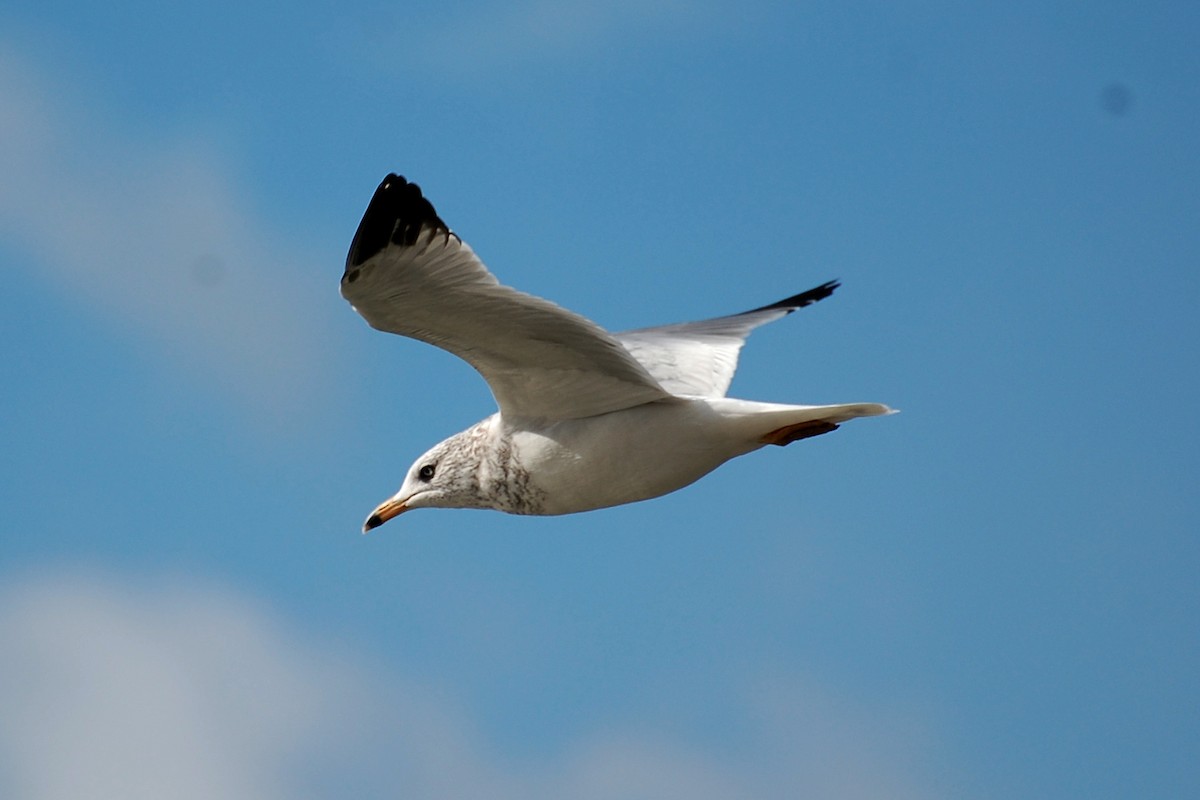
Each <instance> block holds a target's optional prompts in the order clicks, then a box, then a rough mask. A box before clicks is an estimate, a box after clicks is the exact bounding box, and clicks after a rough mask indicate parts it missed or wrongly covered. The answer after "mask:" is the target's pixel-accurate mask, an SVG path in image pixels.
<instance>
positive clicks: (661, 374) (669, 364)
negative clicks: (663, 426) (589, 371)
mask: <svg viewBox="0 0 1200 800" xmlns="http://www.w3.org/2000/svg"><path fill="white" fill-rule="evenodd" d="M840 285H841V284H839V283H838V282H837V281H829V282H828V283H823V284H821V285H820V286H818V287H816V288H815V289H809V290H808V291H807V292H801V293H800V294H797V295H793V296H792V297H789V298H787V299H786V300H780V301H779V302H778V303H772V304H771V305H769V306H763V307H762V308H756V309H754V310H752V311H744V312H742V313H741V314H732V315H730V316H728V317H717V318H716V319H706V320H702V321H700V322H684V323H680V324H678V325H662V326H659V327H656V328H639V329H638V330H634V331H624V332H623V333H616V334H613V335H614V336H615V337H616V339H617V341H619V342H620V343H621V344H623V345H625V349H626V350H628V351H629V352H630V353H632V354H633V357H634V358H636V359H637V360H638V361H639V362H641V364H642V366H644V367H645V368H646V369H647V370H648V371H649V373H650V374H651V375H653V376H654V378H655V379H656V380H657V381H658V383H659V385H661V386H662V387H663V388H664V389H666V390H667V391H668V392H671V393H672V394H690V395H700V396H702V397H723V396H724V395H725V392H726V391H727V390H728V389H729V382H730V381H731V380H733V373H734V370H736V369H737V359H738V353H739V352H740V351H741V349H742V344H743V343H745V341H746V337H747V336H749V335H750V331H752V330H754V329H755V328H757V327H758V326H759V325H764V324H766V323H768V322H771V321H772V320H777V319H779V318H780V317H785V316H787V315H788V314H790V313H792V312H793V311H795V310H796V309H797V308H804V307H805V306H807V305H812V304H813V303H815V302H817V301H818V300H824V299H825V298H826V297H829V295H831V294H833V290H834V289H836V288H838V286H840Z"/></svg>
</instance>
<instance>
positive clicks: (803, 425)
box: [713, 398, 896, 447]
mask: <svg viewBox="0 0 1200 800" xmlns="http://www.w3.org/2000/svg"><path fill="white" fill-rule="evenodd" d="M713 400H714V401H715V402H720V401H718V400H717V399H716V398H713ZM721 400H724V403H722V404H723V405H724V404H728V406H729V407H728V408H725V409H722V412H723V413H724V414H728V415H729V416H731V417H734V418H736V419H737V420H738V422H737V427H738V428H739V429H740V430H741V431H742V434H743V435H745V436H747V438H750V439H751V440H753V441H756V442H757V443H758V444H774V445H779V446H781V447H782V446H783V445H788V444H791V443H792V442H795V441H799V440H800V439H807V438H809V437H812V436H820V435H821V434H823V433H829V432H831V431H835V430H837V428H838V426H839V425H841V424H842V423H843V422H846V421H848V420H852V419H855V418H857V417H878V416H882V415H885V414H894V413H896V412H895V411H894V410H893V409H891V408H888V407H887V406H885V405H883V404H881V403H839V404H837V405H828V406H790V405H780V404H777V403H757V402H751V401H747V400H735V399H733V398H728V399H725V398H721Z"/></svg>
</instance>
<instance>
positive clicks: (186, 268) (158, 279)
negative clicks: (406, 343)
mask: <svg viewBox="0 0 1200 800" xmlns="http://www.w3.org/2000/svg"><path fill="white" fill-rule="evenodd" d="M73 91H74V90H73V89H72V88H71V87H64V86H61V85H57V84H55V83H54V82H53V81H50V80H48V79H47V78H45V77H44V76H43V75H42V74H41V72H40V71H39V69H38V68H37V66H36V65H35V64H33V63H31V62H30V61H29V60H28V59H25V58H23V57H22V56H20V55H19V54H18V53H17V51H16V50H15V48H12V47H10V46H6V45H5V44H4V43H3V42H0V172H2V174H3V179H2V180H0V235H3V236H4V237H5V238H6V239H7V240H9V241H10V242H12V243H14V244H15V245H16V250H17V251H18V252H20V253H22V254H23V255H27V256H28V259H22V260H21V262H20V263H13V264H9V265H8V266H9V267H10V268H16V269H25V270H35V271H37V272H38V273H39V274H40V276H41V277H43V278H44V280H45V281H46V284H47V286H51V287H55V288H56V289H57V290H59V291H62V292H65V293H66V294H67V295H68V296H70V297H72V298H73V299H74V301H75V302H76V303H78V304H79V306H80V313H81V314H82V315H86V316H92V315H94V316H98V317H100V318H102V319H105V320H107V321H108V322H109V323H110V324H113V325H115V326H118V327H121V328H124V329H125V330H126V331H127V332H129V333H132V334H133V336H134V337H136V341H138V342H139V343H144V344H145V346H146V349H147V350H149V351H150V352H151V353H152V354H153V357H157V358H161V359H165V360H167V361H170V362H171V363H172V364H173V365H174V366H175V367H176V368H177V369H179V370H182V371H183V372H185V373H187V374H189V375H193V376H197V377H198V379H199V380H200V381H202V382H203V383H208V384H213V385H215V386H218V387H220V389H221V390H223V391H226V392H228V393H229V394H230V395H231V396H233V397H235V398H237V399H238V400H240V401H243V402H244V403H245V404H246V405H247V406H248V407H249V408H251V409H255V410H257V411H258V412H259V416H260V418H261V419H267V420H271V421H274V422H276V423H280V422H282V423H283V424H287V423H288V422H292V421H294V420H293V418H294V417H295V416H297V415H304V414H305V413H306V409H307V408H312V407H314V406H315V407H317V408H321V407H324V404H323V403H321V400H322V399H325V398H326V397H327V394H328V393H327V391H326V390H324V389H323V387H326V386H328V385H330V384H331V383H332V381H331V379H330V375H331V373H333V372H334V371H335V364H336V360H335V359H334V358H333V352H332V350H333V348H332V346H331V345H330V340H331V339H332V338H333V337H332V336H331V335H330V329H331V327H332V326H331V323H330V319H331V318H332V314H333V313H334V312H335V311H336V312H343V313H344V312H346V309H345V308H344V306H343V304H342V303H341V301H340V299H339V298H338V297H337V296H336V292H337V278H338V276H339V266H338V265H337V264H336V263H335V264H330V265H327V266H325V267H324V268H317V267H315V266H314V265H312V264H310V263H306V262H305V261H304V260H303V259H301V258H298V257H297V249H296V248H294V247H290V246H288V245H287V243H286V242H285V241H284V237H283V234H282V232H278V231H272V230H270V229H269V226H267V225H265V224H264V223H263V221H262V220H261V219H259V218H257V217H256V215H255V213H254V212H253V211H252V210H250V209H248V208H247V207H246V204H244V203H243V202H240V201H239V199H238V197H239V194H240V192H239V188H238V186H237V184H236V181H234V180H233V179H232V178H231V177H229V175H230V172H231V170H230V169H228V168H227V166H226V165H225V164H224V163H223V162H222V159H221V157H220V156H219V155H218V154H217V151H216V149H215V148H214V147H213V146H212V145H211V144H210V143H208V142H206V141H205V140H204V139H203V138H202V137H201V138H196V139H176V140H158V141H156V140H155V139H154V138H153V137H148V138H149V141H147V142H142V143H135V142H133V141H128V139H129V138H130V137H129V136H128V135H126V136H124V137H122V136H114V135H112V134H111V133H110V132H108V131H106V129H105V121H104V120H103V119H98V118H97V117H96V115H95V114H94V113H87V112H82V111H80V110H78V109H77V108H76V107H75V105H76V104H73V103H71V102H70V101H69V99H68V98H70V97H71V96H72V93H73ZM61 324H63V325H64V326H70V325H71V320H70V319H65V320H61Z"/></svg>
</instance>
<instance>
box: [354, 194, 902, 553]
mask: <svg viewBox="0 0 1200 800" xmlns="http://www.w3.org/2000/svg"><path fill="white" fill-rule="evenodd" d="M837 287H838V282H837V281H830V282H828V283H824V284H822V285H820V286H818V287H816V288H815V289H809V290H808V291H807V292H801V293H800V294H798V295H795V296H793V297H789V298H787V299H786V300H780V301H779V302H778V303H772V304H770V305H767V306H763V307H762V308H756V309H754V310H752V311H746V312H743V313H741V314H734V315H732V316H728V317H718V318H716V319H708V320H703V321H701V322H685V323H682V324H677V325H664V326H661V327H656V328H642V329H640V330H634V331H626V332H624V333H608V332H607V331H605V330H604V329H603V328H601V327H600V326H599V325H597V324H595V323H594V322H592V321H591V320H588V319H585V318H584V317H582V316H580V315H579V314H576V313H574V312H571V311H568V310H566V309H564V308H561V307H560V306H557V305H555V304H554V303H551V302H549V301H548V300H543V299H541V298H540V297H534V296H532V295H528V294H525V293H523V292H519V291H517V290H516V289H512V288H510V287H508V286H504V285H502V284H501V283H500V282H499V281H498V280H496V278H495V276H493V275H492V273H490V272H488V270H487V268H486V267H485V266H484V265H483V262H481V261H480V260H479V258H478V257H477V256H476V255H475V253H474V252H473V251H472V250H471V248H470V247H468V246H467V244H466V243H465V242H463V241H462V239H460V238H459V237H458V236H457V235H455V234H454V233H453V232H452V231H451V230H450V229H449V228H448V227H447V226H446V223H444V222H442V220H441V219H440V218H439V217H438V215H437V212H436V211H434V209H433V206H432V205H431V204H430V202H429V201H428V200H426V199H425V197H424V196H423V195H422V194H421V190H420V188H419V187H418V186H417V185H416V184H415V183H409V182H408V181H406V180H405V179H404V178H402V177H400V176H398V175H388V176H387V177H386V178H384V179H383V183H381V184H380V185H379V188H378V189H376V190H375V196H374V197H372V198H371V203H370V205H369V206H367V210H366V213H365V214H364V215H363V219H362V222H361V223H359V226H358V232H357V233H355V235H354V241H353V242H352V243H351V245H350V253H349V255H348V256H347V258H346V272H345V274H344V275H343V276H342V296H343V297H345V298H346V299H347V300H349V301H350V304H351V305H352V306H353V307H354V309H355V310H356V311H357V312H358V313H359V314H361V315H362V317H363V318H364V319H365V320H366V321H367V322H368V323H369V324H370V325H371V327H373V328H377V329H379V330H381V331H387V332H389V333H397V334H400V335H401V336H409V337H411V338H413V339H419V340H421V341H423V342H428V343H429V344H432V345H436V346H437V347H441V348H442V349H444V350H448V351H450V352H451V353H454V354H455V355H456V356H458V357H460V358H462V359H465V360H466V361H467V363H469V364H470V365H471V366H473V367H474V368H475V369H477V370H478V371H479V373H480V374H481V375H482V376H483V378H484V380H486V381H487V383H488V386H489V387H490V388H491V390H492V394H493V395H494V396H495V398H496V404H497V405H498V406H499V407H500V410H499V411H498V412H497V413H495V414H493V415H492V416H490V417H488V418H487V419H485V420H483V421H482V422H479V423H477V424H476V425H473V426H472V427H470V428H468V429H467V430H465V431H463V432H461V433H456V434H455V435H454V436H451V437H450V438H449V439H446V440H445V441H443V442H441V443H439V444H437V445H434V446H433V447H432V448H431V449H430V450H429V451H428V452H426V453H425V454H424V455H422V456H421V457H420V458H418V459H417V460H416V461H415V462H414V463H413V465H412V466H411V467H410V468H409V470H408V474H407V475H406V476H405V478H404V483H403V485H401V487H400V491H398V492H396V494H395V495H393V496H392V497H391V498H389V499H388V500H386V501H384V502H383V503H381V504H380V505H379V507H378V508H376V509H375V510H374V511H372V512H371V515H370V516H369V517H367V520H366V523H365V524H364V525H363V532H364V533H365V532H367V531H369V530H371V529H372V528H375V527H378V526H380V525H382V524H383V523H385V522H387V521H388V520H389V519H391V518H393V517H395V516H396V515H398V514H401V513H403V512H405V511H408V510H409V509H413V508H490V509H496V510H498V511H506V512H508V513H510V514H570V513H573V512H577V511H589V510H592V509H596V508H605V507H608V506H616V505H621V504H622V503H633V502H636V501H638V500H646V499H649V498H651V497H658V496H659V495H664V494H667V493H668V492H673V491H675V490H676V489H680V488H682V487H684V486H687V485H688V484H690V483H692V482H693V481H695V480H697V479H699V478H700V477H702V476H704V475H706V474H708V473H709V472H711V471H712V470H714V469H716V468H717V467H719V466H720V465H721V464H723V463H725V462H726V461H728V460H729V459H731V458H734V457H736V456H740V455H743V454H745V453H749V452H751V451H752V450H757V449H758V448H760V447H762V446H764V445H768V444H775V445H786V444H790V443H792V442H794V441H797V440H798V439H804V438H807V437H810V436H818V435H820V434H824V433H829V432H830V431H833V430H836V429H837V427H838V425H839V424H840V423H842V422H845V421H846V420H849V419H853V418H855V417H868V416H876V415H879V414H888V413H890V412H891V409H889V408H888V407H887V406H885V405H880V404H878V403H849V404H841V405H828V406H796V405H779V404H775V403H759V402H753V401H750V400H737V399H734V398H731V397H726V396H725V391H726V390H727V389H728V388H729V382H730V380H731V379H732V378H733V372H734V370H735V369H736V368H737V357H738V351H739V350H741V347H742V343H743V342H744V341H745V339H746V337H747V336H748V335H749V333H750V331H751V330H753V329H754V328H757V327H758V326H759V325H763V324H764V323H767V322H771V321H772V320H776V319H779V318H780V317H783V316H786V315H788V314H790V313H791V312H793V311H795V310H796V309H797V308H803V307H804V306H807V305H809V304H811V303H815V302H817V301H818V300H822V299H824V298H826V297H828V296H829V295H830V294H832V293H833V290H834V289H836V288H837Z"/></svg>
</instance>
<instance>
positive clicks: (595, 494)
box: [512, 399, 760, 514]
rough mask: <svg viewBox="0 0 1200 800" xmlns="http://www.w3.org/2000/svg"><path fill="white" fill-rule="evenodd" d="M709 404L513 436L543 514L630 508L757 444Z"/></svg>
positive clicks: (651, 409) (639, 411) (663, 407)
mask: <svg viewBox="0 0 1200 800" xmlns="http://www.w3.org/2000/svg"><path fill="white" fill-rule="evenodd" d="M730 422H731V420H730V419H729V418H728V417H725V416H723V415H722V414H720V413H718V412H717V411H716V410H715V409H714V408H713V407H712V405H711V404H710V403H709V402H708V401H707V400H700V399H696V400H691V401H688V402H686V403H671V404H659V403H651V404H647V405H643V406H637V407H635V408H631V409H626V410H623V411H615V412H613V413H611V414H604V415H601V416H598V417H588V418H586V419H581V420H565V421H563V422H558V423H554V424H553V425H550V426H547V427H539V428H538V429H537V430H536V431H530V430H521V429H517V430H513V431H512V443H513V450H514V453H515V454H519V458H520V460H521V462H522V465H523V466H524V467H525V468H526V469H527V470H528V471H529V479H530V483H531V484H532V485H533V486H534V487H536V488H537V489H539V490H540V491H541V493H542V496H543V497H544V498H545V502H544V505H543V507H542V508H541V513H543V514H570V513H573V512H576V511H587V510H589V509H594V508H605V507H607V506H614V505H620V504H622V503H632V502H636V501H638V500H646V499H648V498H651V497H658V496H659V495H663V494H666V493H668V492H673V491H675V490H676V489H679V488H682V487H684V486H687V485H688V484H689V483H692V482H693V481H695V480H697V479H699V478H701V477H702V476H704V475H706V474H708V473H709V472H711V471H712V470H714V469H716V468H717V467H719V466H720V465H721V464H723V463H725V462H726V461H728V460H729V459H731V458H733V457H735V456H738V455H741V454H743V453H746V452H749V451H750V450H754V449H757V448H758V447H759V446H760V445H759V443H758V442H756V441H754V440H753V438H750V437H747V436H746V435H745V434H744V432H742V431H739V430H737V427H739V426H736V425H731V424H730Z"/></svg>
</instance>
